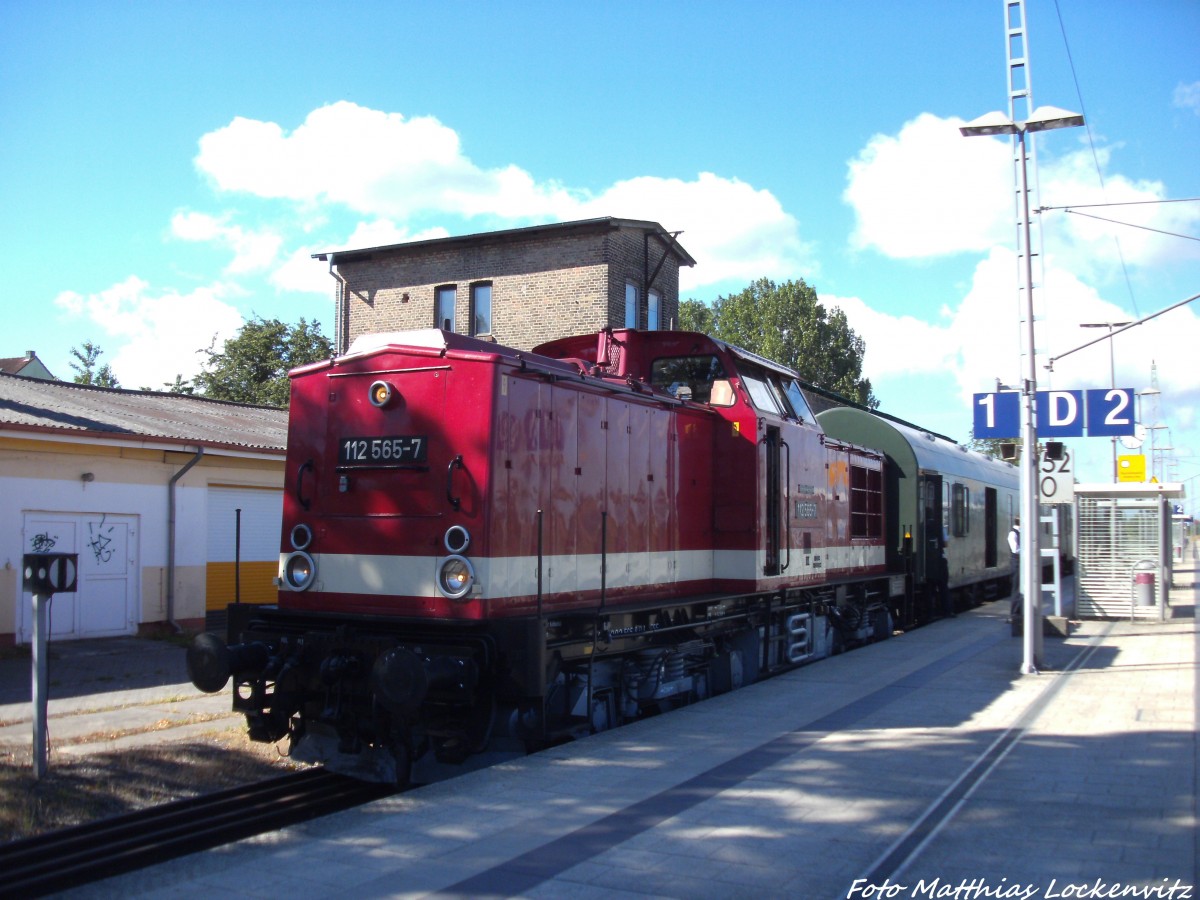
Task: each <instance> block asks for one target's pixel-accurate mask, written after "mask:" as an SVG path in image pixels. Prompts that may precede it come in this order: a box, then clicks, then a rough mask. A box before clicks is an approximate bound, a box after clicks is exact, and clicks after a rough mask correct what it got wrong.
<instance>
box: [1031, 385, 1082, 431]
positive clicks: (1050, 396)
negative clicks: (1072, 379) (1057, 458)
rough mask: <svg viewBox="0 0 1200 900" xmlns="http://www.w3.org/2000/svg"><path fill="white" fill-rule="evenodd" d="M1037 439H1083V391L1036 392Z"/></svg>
mask: <svg viewBox="0 0 1200 900" xmlns="http://www.w3.org/2000/svg"><path fill="white" fill-rule="evenodd" d="M1037 432H1038V437H1047V438H1064V437H1083V391H1038V395H1037Z"/></svg>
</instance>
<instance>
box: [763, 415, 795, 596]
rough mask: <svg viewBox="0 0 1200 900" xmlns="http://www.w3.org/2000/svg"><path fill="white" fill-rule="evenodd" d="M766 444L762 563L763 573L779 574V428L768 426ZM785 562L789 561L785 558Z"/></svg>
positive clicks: (781, 492) (781, 493) (780, 473)
mask: <svg viewBox="0 0 1200 900" xmlns="http://www.w3.org/2000/svg"><path fill="white" fill-rule="evenodd" d="M763 442H764V444H765V445H766V457H767V458H766V479H767V485H766V504H765V505H766V517H767V518H766V523H765V527H764V529H763V537H764V544H765V549H766V560H765V562H764V564H763V574H764V575H779V574H780V573H781V572H782V571H783V568H784V566H783V563H782V562H781V560H780V543H781V535H782V534H783V524H782V521H781V520H782V517H783V516H782V512H783V492H784V487H783V476H782V471H783V466H782V465H781V461H780V447H781V444H782V443H783V441H782V439H781V437H780V434H779V429H778V428H777V427H775V426H768V428H767V435H766V438H764V441H763ZM786 562H790V560H787V561H786Z"/></svg>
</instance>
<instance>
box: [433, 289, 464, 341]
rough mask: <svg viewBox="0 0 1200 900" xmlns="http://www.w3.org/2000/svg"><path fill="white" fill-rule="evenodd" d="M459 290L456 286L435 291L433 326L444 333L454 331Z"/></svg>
mask: <svg viewBox="0 0 1200 900" xmlns="http://www.w3.org/2000/svg"><path fill="white" fill-rule="evenodd" d="M457 296H458V290H457V288H455V286H454V285H452V284H450V285H446V286H445V287H440V288H437V289H436V290H435V291H434V304H433V324H434V327H435V328H440V329H442V330H443V331H453V330H454V301H455V300H456V299H457Z"/></svg>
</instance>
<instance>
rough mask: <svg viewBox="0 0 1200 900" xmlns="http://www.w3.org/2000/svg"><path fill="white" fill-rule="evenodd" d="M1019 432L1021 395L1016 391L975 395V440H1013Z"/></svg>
mask: <svg viewBox="0 0 1200 900" xmlns="http://www.w3.org/2000/svg"><path fill="white" fill-rule="evenodd" d="M1020 432H1021V395H1020V394H1018V393H1017V392H1016V391H1004V392H1001V393H995V394H976V395H975V430H974V436H975V439H976V440H980V439H982V438H1015V437H1016V436H1017V435H1018V434H1020Z"/></svg>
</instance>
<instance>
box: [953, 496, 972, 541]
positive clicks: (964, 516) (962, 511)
mask: <svg viewBox="0 0 1200 900" xmlns="http://www.w3.org/2000/svg"><path fill="white" fill-rule="evenodd" d="M953 497H954V500H953V505H954V536H955V537H963V536H964V535H966V533H967V532H968V531H969V530H970V525H971V521H970V508H971V491H970V488H968V487H967V486H966V485H965V484H955V485H954V488H953Z"/></svg>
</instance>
